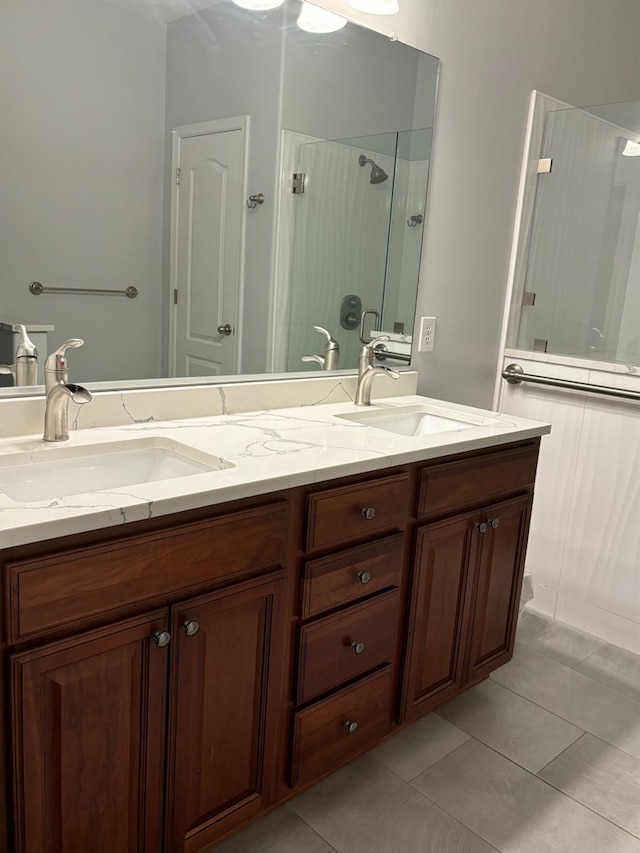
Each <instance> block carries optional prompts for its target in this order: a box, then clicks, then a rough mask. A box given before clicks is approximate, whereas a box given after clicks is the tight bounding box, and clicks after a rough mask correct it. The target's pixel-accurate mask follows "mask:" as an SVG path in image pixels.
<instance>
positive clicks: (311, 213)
mask: <svg viewBox="0 0 640 853" xmlns="http://www.w3.org/2000/svg"><path fill="white" fill-rule="evenodd" d="M283 137H284V138H283V162H288V163H289V164H295V165H292V166H291V174H290V175H289V171H288V170H287V173H286V175H287V177H288V178H289V179H290V180H289V181H288V183H289V186H287V187H285V188H284V199H283V200H284V204H283V205H282V209H281V215H282V217H283V219H284V220H285V222H284V223H282V224H281V228H280V234H281V243H280V251H279V254H280V257H287V258H289V262H288V263H289V265H288V268H287V269H286V270H283V269H281V270H279V276H278V279H279V291H280V296H281V303H282V310H281V312H280V315H279V319H280V322H281V323H282V335H280V336H279V339H280V340H279V345H278V347H279V352H278V358H279V360H280V365H279V366H280V369H281V370H290V371H295V370H301V369H303V368H304V365H303V363H302V361H301V359H302V356H304V355H306V354H309V353H314V352H316V353H318V352H320V351H321V350H320V349H319V347H321V346H322V341H321V340H320V338H319V336H318V333H317V332H316V331H315V330H314V326H316V325H318V323H319V322H320V320H322V324H323V325H325V324H326V325H327V327H328V329H329V331H330V332H331V334H332V335H333V337H334V338H335V339H336V340H337V341H338V343H339V344H340V361H339V365H338V366H339V368H345V369H349V368H353V367H355V366H356V365H357V360H358V355H359V352H360V349H361V347H362V344H363V343H364V342H365V341H368V340H370V339H371V338H372V337H374V336H375V334H376V333H384V334H388V335H390V336H391V341H390V342H389V344H387V346H388V348H389V349H390V350H391V351H392V352H397V353H399V354H400V355H404V356H405V359H406V361H408V357H409V353H410V348H411V335H412V333H413V324H414V318H415V303H416V281H417V280H418V275H419V268H420V257H421V251H422V236H423V228H424V225H423V223H424V213H425V204H426V196H427V183H428V175H429V162H430V159H431V137H432V130H431V128H424V129H415V130H410V131H398V132H394V133H384V134H376V135H371V136H365V137H362V136H361V137H354V138H351V139H335V140H318V139H313V138H311V137H302V136H300V135H299V134H293V133H291V134H287V133H286V132H285V133H284V134H283ZM294 174H295V175H296V176H297V186H296V192H291V188H290V184H291V180H292V176H293V175H294ZM300 175H302V176H303V177H302V178H300ZM301 188H302V190H303V191H302V192H300V189H301ZM282 226H284V227H282ZM394 361H395V364H396V366H397V365H402V361H401V360H394V359H389V363H390V364H391V363H393V362H394Z"/></svg>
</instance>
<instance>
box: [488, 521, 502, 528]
mask: <svg viewBox="0 0 640 853" xmlns="http://www.w3.org/2000/svg"><path fill="white" fill-rule="evenodd" d="M489 524H490V525H491V526H492V527H493V529H494V530H497V529H498V528H499V527H500V519H499V518H492V519H491V521H490V522H489Z"/></svg>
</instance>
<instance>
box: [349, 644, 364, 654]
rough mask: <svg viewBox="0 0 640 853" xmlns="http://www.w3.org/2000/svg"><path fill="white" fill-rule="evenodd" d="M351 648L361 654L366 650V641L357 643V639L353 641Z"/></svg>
mask: <svg viewBox="0 0 640 853" xmlns="http://www.w3.org/2000/svg"><path fill="white" fill-rule="evenodd" d="M351 648H352V649H353V651H354V652H355V653H356V654H357V655H361V654H362V652H363V651H364V643H356V642H355V641H354V642H353V643H351Z"/></svg>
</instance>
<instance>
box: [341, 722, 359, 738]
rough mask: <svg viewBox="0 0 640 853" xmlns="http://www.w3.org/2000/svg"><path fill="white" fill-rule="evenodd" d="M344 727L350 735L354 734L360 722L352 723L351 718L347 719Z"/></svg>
mask: <svg viewBox="0 0 640 853" xmlns="http://www.w3.org/2000/svg"><path fill="white" fill-rule="evenodd" d="M344 727H345V729H346V730H347V734H349V735H354V734H355V733H356V732H357V731H358V724H357V723H352V722H351V720H345V723H344Z"/></svg>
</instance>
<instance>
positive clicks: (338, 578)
mask: <svg viewBox="0 0 640 853" xmlns="http://www.w3.org/2000/svg"><path fill="white" fill-rule="evenodd" d="M403 546H404V533H396V534H394V535H393V536H387V537H386V538H385V539H380V540H379V541H377V542H371V543H370V544H369V545H360V547H358V548H350V549H349V550H348V551H340V553H339V554H332V555H331V556H330V557H322V558H321V559H318V560H309V561H308V562H307V563H306V565H305V567H304V572H303V580H302V618H303V619H306V618H308V617H309V616H317V615H318V614H319V613H322V612H323V611H325V610H332V609H333V608H334V607H339V606H340V605H342V604H350V603H351V602H353V601H357V600H358V599H359V598H364V597H365V596H366V595H371V594H372V593H374V592H379V591H380V590H382V589H386V588H387V587H390V586H398V584H399V583H400V574H401V571H402V556H403Z"/></svg>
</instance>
